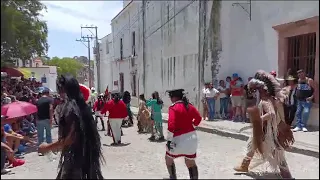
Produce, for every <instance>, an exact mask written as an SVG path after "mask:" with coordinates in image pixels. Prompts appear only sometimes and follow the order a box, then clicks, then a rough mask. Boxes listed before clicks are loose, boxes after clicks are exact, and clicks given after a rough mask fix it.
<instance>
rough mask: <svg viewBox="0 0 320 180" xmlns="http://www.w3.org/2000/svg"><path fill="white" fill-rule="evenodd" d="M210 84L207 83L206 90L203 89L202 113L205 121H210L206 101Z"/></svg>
mask: <svg viewBox="0 0 320 180" xmlns="http://www.w3.org/2000/svg"><path fill="white" fill-rule="evenodd" d="M209 84H210V83H205V84H204V88H203V89H202V105H203V111H202V117H203V119H204V120H208V103H207V100H206V91H207V90H208V88H209Z"/></svg>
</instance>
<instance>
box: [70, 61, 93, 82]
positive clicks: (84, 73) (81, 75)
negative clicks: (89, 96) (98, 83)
mask: <svg viewBox="0 0 320 180" xmlns="http://www.w3.org/2000/svg"><path fill="white" fill-rule="evenodd" d="M73 59H76V60H77V61H79V62H80V63H82V64H83V65H84V66H83V68H82V69H81V70H79V72H78V74H77V77H76V78H77V80H78V81H79V83H81V84H84V85H87V86H89V87H94V73H93V67H92V65H93V63H91V70H90V72H91V84H90V80H89V59H88V58H87V57H86V56H74V57H73Z"/></svg>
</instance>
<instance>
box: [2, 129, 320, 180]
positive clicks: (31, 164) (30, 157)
mask: <svg viewBox="0 0 320 180" xmlns="http://www.w3.org/2000/svg"><path fill="white" fill-rule="evenodd" d="M164 125H165V126H166V124H164ZM53 132H54V134H56V129H54V130H53ZM124 133H125V136H123V142H124V143H128V145H127V146H122V147H110V146H109V144H110V143H111V138H110V137H105V136H104V135H103V133H102V132H101V135H102V142H103V144H104V146H103V152H104V156H105V159H106V164H105V165H104V166H103V174H104V177H105V178H108V179H120V178H125V179H126V178H134V179H138V178H140V179H141V178H145V179H157V178H164V177H166V176H167V172H166V167H165V164H164V153H165V147H164V143H152V142H149V141H148V140H147V138H148V136H149V135H147V134H143V135H138V134H137V133H136V128H126V129H124ZM198 137H199V140H200V141H199V149H198V157H199V158H198V160H197V162H198V167H199V176H200V178H211V179H212V178H224V179H226V178H227V179H248V178H250V179H253V178H262V177H265V178H268V177H270V178H273V177H274V178H275V177H277V176H275V175H273V174H268V173H265V174H263V176H258V175H257V174H256V173H250V174H246V175H244V174H242V175H236V174H234V172H233V170H232V168H233V167H234V166H235V165H236V164H237V163H239V162H240V160H241V158H242V155H243V148H244V146H245V145H246V143H245V142H243V141H239V140H235V139H231V138H226V137H220V136H217V135H213V134H209V133H204V132H198ZM25 159H26V161H27V162H26V164H25V165H24V166H22V167H17V168H14V169H12V173H11V174H7V175H2V176H1V178H4V179H9V178H10V179H22V178H37V179H39V178H43V179H45V178H47V179H48V178H55V176H56V174H57V161H55V162H50V161H49V159H48V158H47V157H46V156H44V157H39V156H37V153H30V154H26V155H25ZM287 159H288V163H289V165H290V168H291V170H292V173H293V175H294V176H295V178H307V179H309V178H312V179H314V178H319V159H317V158H313V157H309V156H304V155H300V154H293V153H287ZM176 166H177V174H178V178H188V171H187V169H186V167H184V164H183V159H178V161H177V163H176ZM264 168H265V167H263V166H261V167H259V168H258V169H264ZM254 171H256V170H254Z"/></svg>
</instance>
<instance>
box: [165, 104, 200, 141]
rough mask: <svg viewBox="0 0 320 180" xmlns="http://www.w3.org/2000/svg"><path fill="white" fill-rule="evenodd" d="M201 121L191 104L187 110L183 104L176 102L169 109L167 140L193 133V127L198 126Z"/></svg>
mask: <svg viewBox="0 0 320 180" xmlns="http://www.w3.org/2000/svg"><path fill="white" fill-rule="evenodd" d="M201 119H202V118H201V116H200V113H199V112H198V110H197V109H196V108H195V107H194V106H193V105H192V104H189V108H188V109H187V108H186V107H185V106H184V104H183V102H181V101H179V102H176V103H175V104H173V105H172V106H170V107H169V119H168V140H171V138H173V137H175V136H179V135H182V134H186V133H189V132H192V131H194V130H195V128H194V126H198V125H199V124H200V122H201Z"/></svg>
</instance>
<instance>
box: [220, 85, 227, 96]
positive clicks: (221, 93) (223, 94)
mask: <svg viewBox="0 0 320 180" xmlns="http://www.w3.org/2000/svg"><path fill="white" fill-rule="evenodd" d="M226 89H227V88H226V87H225V88H224V87H222V86H219V87H218V90H219V92H220V98H225V97H227V95H226V94H225V93H224V92H222V91H225V90H226Z"/></svg>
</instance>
